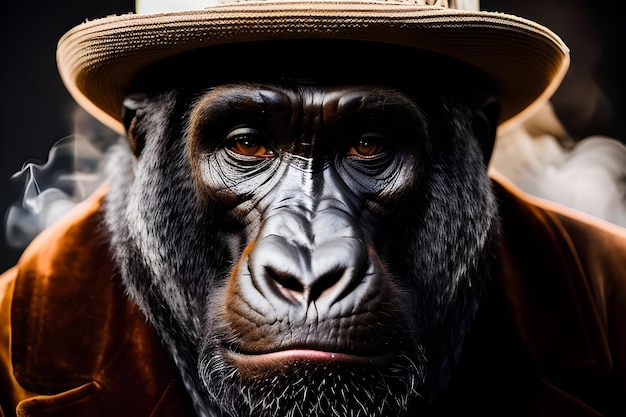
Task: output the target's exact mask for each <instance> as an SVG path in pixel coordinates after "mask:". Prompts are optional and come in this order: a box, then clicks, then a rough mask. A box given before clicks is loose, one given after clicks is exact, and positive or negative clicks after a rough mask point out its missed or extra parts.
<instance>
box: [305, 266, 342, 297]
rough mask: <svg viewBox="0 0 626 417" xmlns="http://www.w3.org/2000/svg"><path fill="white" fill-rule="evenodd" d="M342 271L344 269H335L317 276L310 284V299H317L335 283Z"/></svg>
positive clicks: (339, 278)
mask: <svg viewBox="0 0 626 417" xmlns="http://www.w3.org/2000/svg"><path fill="white" fill-rule="evenodd" d="M344 273H345V271H344V270H341V269H335V270H332V271H328V272H327V273H325V274H324V275H322V276H320V277H319V278H317V279H316V280H315V281H314V282H313V285H312V286H311V289H310V294H309V298H310V299H311V300H318V299H320V298H322V297H323V296H324V294H325V293H327V292H328V291H329V290H331V289H332V288H334V287H335V286H336V285H337V283H338V282H339V281H340V280H341V277H343V275H344Z"/></svg>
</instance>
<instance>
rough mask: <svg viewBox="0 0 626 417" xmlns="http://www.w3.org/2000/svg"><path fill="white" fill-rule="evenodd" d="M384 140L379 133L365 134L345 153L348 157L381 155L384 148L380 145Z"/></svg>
mask: <svg viewBox="0 0 626 417" xmlns="http://www.w3.org/2000/svg"><path fill="white" fill-rule="evenodd" d="M383 140H384V138H383V135H381V134H379V133H367V134H363V135H361V136H360V137H359V139H358V140H357V141H356V143H354V144H353V145H352V146H351V147H350V148H349V149H348V152H347V155H349V156H360V157H369V156H376V155H378V154H381V153H382V152H383V151H384V150H385V147H384V145H383V144H382V142H383Z"/></svg>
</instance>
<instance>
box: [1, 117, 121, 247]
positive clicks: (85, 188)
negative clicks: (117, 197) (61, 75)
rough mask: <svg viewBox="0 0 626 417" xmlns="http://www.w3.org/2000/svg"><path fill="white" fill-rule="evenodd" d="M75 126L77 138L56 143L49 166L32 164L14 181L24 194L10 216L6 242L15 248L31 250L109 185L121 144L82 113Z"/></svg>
mask: <svg viewBox="0 0 626 417" xmlns="http://www.w3.org/2000/svg"><path fill="white" fill-rule="evenodd" d="M74 121H75V131H76V134H75V135H73V136H69V137H66V138H63V139H61V140H59V141H58V142H57V143H55V144H54V146H53V147H52V148H51V150H50V152H49V155H48V161H47V162H46V163H42V164H39V163H35V162H29V163H26V164H24V167H23V168H22V170H21V171H19V172H17V173H16V174H15V175H14V176H13V177H12V178H13V180H14V181H18V182H20V183H21V184H23V186H24V188H23V192H22V196H21V198H20V199H19V200H18V201H16V202H15V203H13V204H12V205H11V206H10V207H9V209H8V210H7V213H6V224H5V233H6V240H7V243H8V244H9V245H10V246H11V247H14V248H18V249H23V248H25V247H26V246H27V245H28V244H29V243H30V241H31V240H32V239H33V238H34V237H35V236H37V235H38V234H39V233H40V232H41V231H42V230H43V229H45V228H46V227H48V226H49V225H51V224H52V223H54V222H55V221H56V220H57V219H59V218H60V217H61V216H63V215H64V214H65V213H67V212H68V211H69V210H70V209H71V208H73V207H74V206H76V205H77V204H78V203H80V202H81V201H83V200H84V199H85V198H87V197H88V196H89V195H90V194H91V193H92V192H93V191H94V190H95V189H96V188H97V187H98V186H99V185H101V184H102V183H103V182H104V181H105V179H106V173H105V166H106V159H107V158H106V157H107V152H108V150H109V149H110V147H111V146H112V145H113V144H115V143H117V142H118V141H119V140H121V138H120V137H119V136H118V135H116V134H114V133H113V132H111V131H109V130H108V129H106V128H104V127H103V126H99V125H98V123H97V122H96V121H95V120H92V119H90V118H89V116H87V115H86V114H85V113H84V112H83V111H82V110H79V109H77V110H76V111H75V113H74Z"/></svg>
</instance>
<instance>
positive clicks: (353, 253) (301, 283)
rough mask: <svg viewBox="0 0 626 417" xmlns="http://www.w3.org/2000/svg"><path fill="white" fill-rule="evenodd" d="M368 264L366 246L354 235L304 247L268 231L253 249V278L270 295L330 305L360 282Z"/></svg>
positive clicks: (297, 302)
mask: <svg viewBox="0 0 626 417" xmlns="http://www.w3.org/2000/svg"><path fill="white" fill-rule="evenodd" d="M367 264H368V256H367V248H366V246H365V244H364V242H363V241H362V240H361V239H359V238H355V237H339V238H336V239H334V240H331V241H328V242H326V243H323V244H321V245H319V246H314V247H312V248H310V247H304V246H299V245H296V244H293V243H292V242H289V241H288V240H287V239H285V238H284V237H281V236H278V235H269V236H265V237H263V238H262V239H261V240H260V241H259V242H257V244H256V246H255V248H254V249H253V250H252V252H251V253H250V258H249V265H248V266H249V268H250V273H251V278H252V280H253V282H254V284H255V286H256V287H257V289H259V291H260V292H261V293H263V295H264V296H265V297H266V298H267V299H268V300H271V301H272V300H273V301H274V303H273V304H275V303H276V302H278V303H279V304H280V303H285V302H287V303H290V304H295V305H303V306H305V307H308V306H309V305H310V304H312V303H315V306H316V309H317V310H318V311H319V310H320V309H328V308H330V307H331V306H332V305H333V304H335V303H337V302H339V301H340V300H342V299H343V298H344V297H345V296H346V295H347V294H350V293H351V292H352V291H353V289H354V288H355V287H356V286H358V285H359V283H360V282H361V280H362V279H363V277H364V275H365V273H366V271H367Z"/></svg>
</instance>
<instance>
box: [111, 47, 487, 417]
mask: <svg viewBox="0 0 626 417" xmlns="http://www.w3.org/2000/svg"><path fill="white" fill-rule="evenodd" d="M296 45H297V46H296ZM125 109H126V110H125V111H126V113H125V115H124V118H125V121H126V126H127V131H128V137H129V142H130V144H131V151H132V152H131V151H129V150H128V149H124V150H120V151H119V152H118V157H117V158H116V160H115V166H114V168H115V170H114V174H113V175H112V178H113V179H112V185H111V193H110V196H109V199H108V203H107V222H108V226H109V228H110V230H111V234H112V247H113V248H114V251H115V255H116V259H117V261H118V265H119V268H120V272H121V274H122V276H123V279H124V282H125V284H126V286H127V291H128V293H129V295H130V297H131V298H132V299H133V300H134V301H135V302H136V303H137V304H138V305H139V306H140V307H141V309H142V310H143V312H144V313H145V315H146V316H147V317H148V319H149V320H150V322H151V323H152V324H153V325H154V327H155V328H156V329H157V330H158V332H159V333H160V335H161V337H162V338H163V340H164V343H165V345H166V346H167V348H168V349H169V350H170V352H171V354H172V356H173V358H174V359H175V361H176V363H177V365H178V368H179V369H180V372H181V374H182V377H183V379H184V381H185V385H186V387H187V389H188V391H189V393H190V395H191V397H192V399H193V401H194V403H195V407H196V410H197V412H198V414H199V415H203V416H256V417H263V416H335V415H336V416H346V417H347V416H405V415H413V414H412V413H415V412H416V410H418V409H419V408H420V407H421V406H422V404H424V403H427V402H428V401H429V400H431V399H433V398H435V397H436V396H437V395H438V394H439V393H440V392H442V391H443V390H445V387H446V383H447V381H448V379H449V375H450V372H451V370H452V369H453V367H454V365H455V363H456V361H457V359H458V356H459V352H460V349H461V347H462V344H463V340H464V336H465V333H466V332H467V330H468V327H469V326H470V324H471V322H472V319H473V317H474V314H475V311H476V308H477V305H478V303H479V300H480V297H481V293H482V291H483V289H484V286H485V284H486V282H487V280H488V279H489V275H490V269H491V263H492V260H491V259H492V257H493V246H494V242H495V236H496V234H497V229H498V226H497V220H496V215H495V211H496V209H495V203H494V198H493V195H492V193H491V190H490V185H489V180H488V178H487V174H486V168H485V165H486V161H487V160H488V158H489V153H490V149H491V145H492V142H493V139H494V131H495V125H496V119H497V114H496V113H497V105H496V104H495V101H494V99H493V95H492V88H491V86H490V85H489V83H488V82H487V81H486V80H485V79H484V78H483V76H482V75H481V74H478V73H477V72H476V71H474V70H473V69H471V68H469V67H467V66H465V65H462V64H461V63H459V62H453V61H450V60H446V59H444V58H442V57H439V56H435V55H433V54H427V53H418V52H416V51H415V50H412V51H408V50H405V49H402V48H400V47H392V46H390V45H377V44H362V43H358V42H345V43H344V42H333V43H325V42H323V41H315V42H310V43H307V42H303V41H299V42H298V43H297V44H291V43H289V42H273V43H258V44H247V45H246V44H244V45H240V46H239V47H238V48H236V49H234V48H233V47H232V46H230V47H229V48H228V49H227V50H224V51H220V50H219V48H212V49H211V50H210V52H208V51H198V52H193V53H188V54H186V55H183V56H179V57H177V58H174V59H172V60H170V61H168V62H166V63H163V64H160V65H158V66H156V67H153V68H151V69H149V70H148V71H146V72H144V73H142V74H141V75H140V76H138V77H137V79H136V82H135V84H134V86H133V89H132V91H131V92H130V93H129V95H128V96H127V98H126V100H125Z"/></svg>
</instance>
